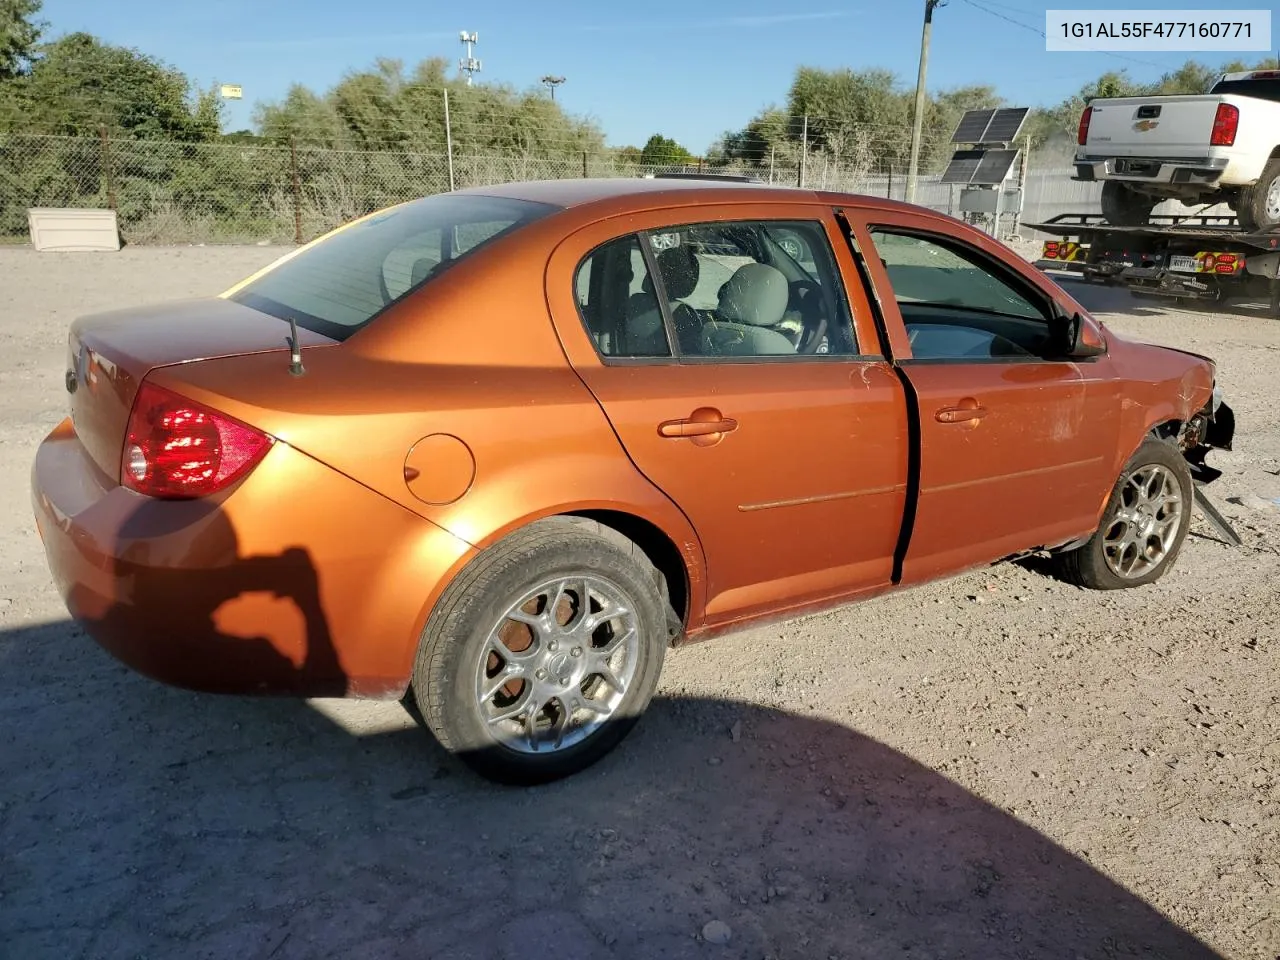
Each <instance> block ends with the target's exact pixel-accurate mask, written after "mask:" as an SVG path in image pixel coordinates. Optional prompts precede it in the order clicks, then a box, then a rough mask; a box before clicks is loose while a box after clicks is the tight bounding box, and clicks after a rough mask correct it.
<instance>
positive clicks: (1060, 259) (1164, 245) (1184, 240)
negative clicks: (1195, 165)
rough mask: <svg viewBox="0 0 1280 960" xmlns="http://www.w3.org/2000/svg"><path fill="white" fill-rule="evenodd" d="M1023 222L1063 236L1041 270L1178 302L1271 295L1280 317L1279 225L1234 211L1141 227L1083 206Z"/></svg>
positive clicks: (1155, 220) (1048, 246)
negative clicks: (1248, 219) (1263, 226)
mask: <svg viewBox="0 0 1280 960" xmlns="http://www.w3.org/2000/svg"><path fill="white" fill-rule="evenodd" d="M1024 226H1025V227H1026V228H1027V229H1029V230H1039V231H1040V232H1041V233H1047V234H1049V235H1050V236H1056V237H1059V238H1061V239H1057V240H1046V241H1045V243H1044V247H1043V249H1042V251H1041V254H1040V259H1039V260H1036V261H1035V266H1036V267H1038V268H1039V269H1041V270H1066V271H1069V272H1071V273H1077V274H1080V275H1081V276H1082V277H1084V278H1085V279H1086V280H1090V281H1094V282H1099V283H1105V284H1109V285H1118V286H1124V287H1127V288H1128V289H1129V291H1130V292H1131V293H1133V294H1135V295H1137V296H1146V297H1159V298H1164V299H1168V300H1171V301H1173V302H1174V303H1179V302H1181V301H1183V300H1200V301H1210V302H1212V303H1225V302H1226V301H1228V300H1238V299H1254V300H1264V301H1269V302H1270V304H1271V315H1272V316H1273V317H1276V318H1277V319H1280V230H1277V229H1272V230H1270V231H1266V232H1261V233H1250V232H1247V231H1244V230H1242V229H1241V228H1240V225H1239V223H1238V221H1237V220H1236V218H1235V217H1234V216H1214V215H1195V216H1180V215H1173V214H1157V215H1153V216H1152V217H1151V218H1150V222H1149V223H1147V224H1145V225H1143V226H1135V227H1118V226H1116V225H1114V224H1110V223H1107V222H1106V221H1105V220H1104V219H1103V218H1102V216H1101V215H1099V214H1077V213H1064V214H1059V215H1058V216H1056V217H1052V218H1050V219H1049V220H1046V221H1045V222H1044V223H1028V224H1024Z"/></svg>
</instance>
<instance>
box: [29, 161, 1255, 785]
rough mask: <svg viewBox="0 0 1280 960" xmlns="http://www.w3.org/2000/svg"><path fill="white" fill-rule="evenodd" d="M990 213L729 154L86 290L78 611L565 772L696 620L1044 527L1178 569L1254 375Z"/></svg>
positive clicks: (630, 702) (832, 593)
mask: <svg viewBox="0 0 1280 960" xmlns="http://www.w3.org/2000/svg"><path fill="white" fill-rule="evenodd" d="M1214 376H1215V368H1214V365H1213V363H1212V362H1211V361H1210V360H1208V359H1206V358H1203V357H1199V356H1195V355H1192V354H1188V353H1183V352H1180V351H1176V350H1171V349H1164V348H1160V347H1155V346H1149V345H1143V344H1139V343H1134V342H1128V341H1125V340H1122V339H1121V338H1119V337H1117V336H1116V335H1115V334H1114V333H1112V332H1111V331H1108V330H1106V329H1104V328H1103V327H1102V326H1101V325H1100V324H1098V323H1097V322H1095V321H1094V320H1093V319H1092V318H1091V317H1090V316H1089V315H1088V313H1087V312H1086V311H1085V310H1084V308H1083V307H1081V306H1080V305H1079V304H1078V303H1077V302H1075V301H1074V300H1073V299H1072V298H1071V297H1070V296H1069V295H1068V294H1067V293H1066V292H1065V291H1063V290H1062V289H1060V288H1059V287H1058V286H1057V285H1056V284H1054V283H1053V282H1052V281H1051V280H1050V279H1048V278H1046V277H1045V276H1044V275H1042V274H1040V273H1039V272H1037V271H1036V270H1035V269H1034V268H1032V267H1031V266H1030V265H1028V264H1027V263H1026V262H1024V261H1023V260H1022V259H1020V258H1019V257H1018V256H1016V255H1015V254H1013V253H1012V252H1011V251H1010V250H1008V249H1007V248H1005V247H1004V246H1002V245H1000V244H998V243H996V242H994V241H993V240H991V239H990V238H988V237H987V236H986V235H985V234H982V233H980V232H978V231H977V230H975V229H973V228H971V227H969V226H966V225H964V224H962V223H959V222H957V221H955V220H953V219H951V218H948V217H945V216H942V215H940V214H936V213H932V212H930V211H927V210H923V209H920V208H917V207H912V206H907V205H904V204H900V203H894V202H890V201H885V200H879V199H873V198H867V197H860V196H848V195H842V194H834V193H822V192H813V191H804V190H798V189H790V188H774V187H767V186H763V185H753V184H744V183H730V182H714V181H711V180H701V181H699V180H688V179H663V178H656V179H635V180H625V179H616V180H579V181H555V182H546V183H522V184H510V185H506V186H501V187H489V188H484V189H475V190H465V191H460V192H457V193H450V194H444V195H439V196H433V197H428V198H425V199H421V200H416V201H413V202H410V203H406V204H402V205H400V206H397V207H394V208H391V209H389V210H385V211H381V212H379V213H377V214H374V215H372V216H369V217H366V218H364V219H362V220H359V221H356V222H354V223H352V224H348V225H347V226H344V227H342V228H340V229H338V230H336V231H334V232H333V233H331V234H329V235H327V236H325V237H323V238H321V239H320V240H318V241H316V242H314V243H312V244H309V245H307V246H305V247H302V248H300V249H298V250H297V251H294V252H292V253H290V254H289V255H287V256H285V257H283V258H282V259H280V260H279V261H277V262H276V263H274V264H272V265H271V266H269V267H267V268H266V269H264V270H263V271H261V272H259V273H258V274H256V275H254V276H252V277H250V278H249V279H247V280H245V281H244V282H243V283H240V284H238V285H237V286H236V287H234V288H233V289H231V290H228V291H227V292H226V293H224V294H222V295H221V296H219V297H215V298H211V299H207V300H197V301H191V302H183V303H176V304H170V305H164V306H159V307H148V308H144V309H138V310H128V311H121V312H116V313H111V314H105V315H99V316H94V317H87V318H83V319H80V320H78V321H76V322H75V323H74V324H73V325H72V328H71V333H70V338H69V353H68V365H67V373H66V389H67V391H68V394H69V406H70V415H69V417H68V418H67V419H66V420H64V421H63V422H62V423H60V424H59V425H58V426H57V427H55V428H54V430H53V432H52V433H51V434H50V435H49V436H48V438H47V439H46V440H45V441H44V442H43V443H42V444H41V446H40V449H39V451H38V453H37V455H36V459H35V464H34V468H33V477H32V490H33V500H34V506H35V513H36V520H37V524H38V527H39V530H40V534H41V537H42V538H43V541H44V545H45V550H46V552H47V555H48V559H49V565H50V569H51V571H52V573H53V577H54V579H55V581H56V582H57V585H58V587H59V589H60V591H61V592H62V595H63V597H64V598H65V600H66V603H67V607H68V609H69V610H70V612H71V614H72V615H73V616H74V617H75V618H76V619H78V620H79V621H81V622H82V623H83V625H84V627H85V629H86V631H87V632H88V633H89V634H90V635H91V636H92V637H94V638H95V639H96V640H97V641H98V642H99V643H100V644H101V645H103V646H104V647H106V648H107V649H108V650H109V651H111V652H112V653H113V654H114V655H115V656H116V657H118V658H119V659H120V660H122V661H124V662H125V663H127V664H129V665H131V666H132V667H133V668H135V669H136V670H138V671H140V672H142V673H144V674H147V675H149V676H151V677H153V678H156V679H158V680H161V681H164V682H166V683H171V684H176V685H181V686H185V687H189V688H193V689H200V690H208V691H219V692H229V693H253V692H263V693H288V694H294V695H300V696H354V697H385V698H395V697H402V696H405V695H406V693H407V692H409V691H410V690H411V691H412V695H413V697H414V698H415V699H416V702H417V704H418V706H419V707H420V709H421V713H422V715H423V717H424V718H425V720H426V722H427V724H428V726H429V727H430V728H431V730H432V731H433V732H434V733H435V735H436V736H437V737H438V738H439V739H440V741H441V742H442V743H443V744H444V745H445V746H446V747H447V748H448V749H450V750H452V751H455V752H456V753H458V754H459V755H460V756H461V757H462V758H463V759H464V760H465V761H466V762H468V763H469V764H471V765H472V766H473V767H474V768H476V769H477V770H479V771H480V772H482V773H483V774H485V775H486V776H489V777H492V778H494V779H497V780H503V781H517V782H538V781H545V780H549V779H553V778H555V777H560V776H564V775H566V774H569V773H572V772H574V771H577V770H580V769H582V768H583V767H585V766H587V765H588V764H590V763H592V762H594V761H595V760H597V759H598V758H600V757H601V756H603V755H604V754H605V753H607V752H608V751H609V750H611V749H612V748H613V747H614V746H615V745H617V744H618V742H619V741H620V740H621V739H622V738H623V737H624V736H625V735H626V733H627V731H628V730H629V729H630V728H631V726H632V724H634V722H635V720H636V719H637V718H638V716H639V715H640V714H641V712H642V711H643V710H644V708H645V706H646V705H647V703H648V702H649V699H650V697H651V696H652V693H653V691H654V688H655V686H656V684H657V681H658V675H659V671H660V669H661V666H662V662H663V656H664V653H665V651H666V649H667V647H668V646H671V645H673V644H676V643H679V642H684V641H690V640H697V639H702V638H706V637H709V636H711V635H713V634H716V633H721V632H725V631H728V630H732V629H736V628H739V627H745V626H750V625H752V624H754V623H758V622H759V621H760V620H761V619H762V618H766V617H789V616H795V615H798V614H803V613H808V612H811V611H814V610H816V609H820V608H822V607H824V606H828V605H833V604H840V603H845V602H848V601H850V600H855V599H859V598H863V597H869V596H872V595H875V594H878V593H881V592H883V591H886V590H889V589H893V588H897V587H903V586H908V585H910V584H915V583H920V582H922V581H926V580H929V579H932V578H936V577H939V576H943V575H947V574H952V573H955V572H957V571H960V570H963V569H966V568H969V567H974V566H977V565H981V564H987V563H991V562H994V561H997V560H1000V559H1003V558H1008V557H1013V556H1017V555H1021V554H1026V553H1028V552H1032V551H1048V552H1050V553H1052V554H1053V555H1054V556H1056V557H1057V560H1058V563H1059V565H1060V568H1061V570H1062V571H1063V573H1064V575H1066V576H1067V577H1069V578H1071V579H1073V580H1075V581H1076V582H1078V583H1080V584H1083V585H1086V586H1090V587H1096V588H1104V589H1106V588H1116V587H1132V586H1139V585H1141V584H1146V583H1150V582H1151V581H1153V580H1155V579H1156V578H1158V577H1160V576H1161V575H1162V574H1164V573H1165V572H1166V571H1167V570H1168V569H1169V567H1170V566H1171V564H1172V563H1173V562H1174V559H1175V558H1176V556H1177V554H1178V551H1179V548H1180V546H1181V544H1182V541H1183V538H1184V536H1185V534H1186V530H1187V524H1188V523H1189V521H1190V517H1191V510H1192V493H1193V488H1192V477H1193V473H1195V472H1197V471H1198V472H1200V473H1201V474H1203V475H1205V476H1206V477H1207V478H1211V475H1212V474H1214V473H1215V471H1213V470H1212V468H1209V467H1207V466H1205V464H1204V456H1205V453H1206V451H1207V450H1208V449H1209V447H1210V446H1218V447H1225V448H1229V447H1230V444H1231V438H1232V432H1233V420H1232V417H1231V414H1230V408H1229V407H1227V406H1226V405H1225V404H1223V403H1222V402H1221V398H1220V397H1219V396H1218V395H1217V391H1216V389H1215V386H1214Z"/></svg>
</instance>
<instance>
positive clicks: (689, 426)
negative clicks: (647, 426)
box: [658, 417, 738, 437]
mask: <svg viewBox="0 0 1280 960" xmlns="http://www.w3.org/2000/svg"><path fill="white" fill-rule="evenodd" d="M737 429H738V421H737V420H731V419H729V418H728V417H724V418H722V419H720V420H692V419H690V420H666V421H664V422H662V423H660V424H658V433H659V434H661V435H662V436H664V437H706V436H709V435H711V434H713V433H728V432H729V431H731V430H737Z"/></svg>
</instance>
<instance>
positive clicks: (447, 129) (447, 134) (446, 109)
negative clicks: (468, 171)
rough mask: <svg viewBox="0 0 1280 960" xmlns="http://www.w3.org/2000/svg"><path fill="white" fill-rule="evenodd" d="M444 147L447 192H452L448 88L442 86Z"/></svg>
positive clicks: (451, 132)
mask: <svg viewBox="0 0 1280 960" xmlns="http://www.w3.org/2000/svg"><path fill="white" fill-rule="evenodd" d="M444 148H445V152H446V153H447V154H448V155H449V192H450V193H452V192H453V127H452V125H450V123H449V88H448V87H445V88H444Z"/></svg>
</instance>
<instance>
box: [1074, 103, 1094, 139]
mask: <svg viewBox="0 0 1280 960" xmlns="http://www.w3.org/2000/svg"><path fill="white" fill-rule="evenodd" d="M1092 119H1093V107H1085V108H1084V113H1082V114H1080V130H1079V132H1077V134H1076V143H1078V144H1080V146H1082V147H1083V146H1084V145H1085V144H1086V143H1088V142H1089V121H1090V120H1092Z"/></svg>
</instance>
